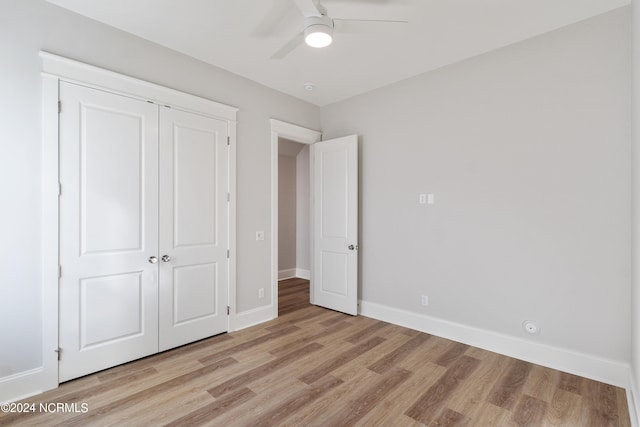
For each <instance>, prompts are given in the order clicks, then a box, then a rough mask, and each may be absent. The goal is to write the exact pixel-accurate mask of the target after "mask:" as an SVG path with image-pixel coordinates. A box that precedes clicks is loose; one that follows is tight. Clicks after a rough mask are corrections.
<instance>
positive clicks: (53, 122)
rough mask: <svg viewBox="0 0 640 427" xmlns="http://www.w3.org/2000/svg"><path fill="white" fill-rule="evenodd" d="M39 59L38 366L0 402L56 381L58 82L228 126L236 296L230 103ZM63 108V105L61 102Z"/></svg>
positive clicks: (47, 387) (76, 64)
mask: <svg viewBox="0 0 640 427" xmlns="http://www.w3.org/2000/svg"><path fill="white" fill-rule="evenodd" d="M40 57H41V59H42V144H43V147H42V151H43V155H42V188H43V190H42V211H41V212H42V222H41V226H42V240H41V243H42V258H41V263H42V286H43V289H42V293H43V299H42V360H43V362H42V368H41V369H40V368H39V369H34V370H33V372H32V371H29V372H27V373H25V375H18V376H15V381H14V382H15V384H12V385H11V387H8V388H9V389H10V390H13V391H16V393H13V392H10V393H12V394H14V395H13V396H4V395H0V401H3V400H15V399H17V398H20V397H24V396H28V395H33V394H38V393H41V392H44V391H47V390H51V389H53V388H56V387H57V386H58V358H57V353H56V352H55V351H54V350H56V349H57V348H58V318H59V313H58V274H59V273H58V268H59V267H58V266H59V250H58V248H59V214H58V212H59V200H58V196H59V194H58V191H59V170H58V164H59V141H58V135H59V129H58V99H59V84H60V82H61V81H67V82H70V83H76V84H81V85H84V86H88V87H93V88H97V89H102V90H106V91H109V92H112V93H116V94H120V95H124V96H129V97H133V98H138V99H143V100H146V101H152V102H155V103H157V104H160V105H170V106H172V107H174V108H178V109H181V110H184V111H188V112H192V113H196V114H200V115H205V116H209V117H214V118H218V119H223V120H226V121H227V123H228V128H229V138H230V143H229V192H230V203H229V250H230V258H229V284H228V286H229V290H228V295H229V301H235V300H234V299H231V298H232V297H233V298H235V295H236V272H235V266H236V259H235V256H236V244H235V241H236V236H235V232H236V219H235V212H236V149H235V147H236V125H237V123H236V113H237V111H238V108H235V107H230V106H227V105H224V104H221V103H218V102H215V101H212V100H209V99H206V98H202V97H198V96H195V95H191V94H188V93H184V92H180V91H177V90H174V89H170V88H167V87H164V86H160V85H156V84H154V83H149V82H147V81H144V80H139V79H135V78H133V77H129V76H125V75H122V74H118V73H115V72H113V71H109V70H104V69H102V68H99V67H95V66H93V65H88V64H85V63H82V62H79V61H75V60H72V59H68V58H64V57H61V56H57V55H54V54H51V53H48V52H43V51H41V52H40ZM62 108H64V106H62ZM229 305H230V306H231V313H230V316H229V320H228V322H229V324H228V328H229V330H232V328H233V324H234V322H235V302H233V304H232V303H229ZM26 374H29V375H26Z"/></svg>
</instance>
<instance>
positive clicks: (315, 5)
mask: <svg viewBox="0 0 640 427" xmlns="http://www.w3.org/2000/svg"><path fill="white" fill-rule="evenodd" d="M294 1H295V3H296V6H298V9H300V12H302V14H303V15H304V17H305V18H308V17H310V16H322V15H323V14H326V13H327V9H326V8H324V7H323V6H322V5H321V4H320V0H294Z"/></svg>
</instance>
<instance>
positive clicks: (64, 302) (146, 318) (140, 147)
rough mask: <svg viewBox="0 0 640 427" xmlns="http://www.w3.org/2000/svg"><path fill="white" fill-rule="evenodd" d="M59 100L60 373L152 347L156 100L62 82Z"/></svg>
mask: <svg viewBox="0 0 640 427" xmlns="http://www.w3.org/2000/svg"><path fill="white" fill-rule="evenodd" d="M60 99H61V102H62V113H61V114H60V182H61V185H62V193H61V196H60V265H61V271H62V274H61V277H60V335H59V346H60V348H61V352H62V354H61V360H60V366H59V367H60V369H59V379H60V381H66V380H69V379H71V378H75V377H79V376H82V375H85V374H88V373H90V372H95V371H98V370H101V369H105V368H107V367H110V366H114V365H118V364H120V363H124V362H127V361H129V360H133V359H137V358H140V357H143V356H146V355H149V354H152V353H154V352H157V351H158V342H157V336H158V326H157V317H158V310H157V305H158V293H157V287H158V283H157V266H156V265H153V264H151V263H149V262H148V259H149V257H150V256H154V255H157V246H158V237H157V228H158V108H157V107H156V106H155V105H152V104H149V103H146V102H142V101H139V100H136V99H132V98H128V97H124V96H120V95H115V94H112V93H108V92H104V91H100V90H96V89H91V88H87V87H83V86H79V85H75V84H70V83H61V85H60Z"/></svg>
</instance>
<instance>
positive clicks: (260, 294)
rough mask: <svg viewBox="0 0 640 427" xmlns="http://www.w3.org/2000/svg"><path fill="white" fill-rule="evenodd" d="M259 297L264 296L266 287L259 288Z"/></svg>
mask: <svg viewBox="0 0 640 427" xmlns="http://www.w3.org/2000/svg"><path fill="white" fill-rule="evenodd" d="M258 298H264V288H260V289H258Z"/></svg>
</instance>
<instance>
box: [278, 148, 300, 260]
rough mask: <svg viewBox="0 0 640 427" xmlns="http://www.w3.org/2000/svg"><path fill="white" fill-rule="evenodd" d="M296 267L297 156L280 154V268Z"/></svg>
mask: <svg viewBox="0 0 640 427" xmlns="http://www.w3.org/2000/svg"><path fill="white" fill-rule="evenodd" d="M292 268H296V158H295V157H294V156H278V270H279V271H282V270H289V269H292Z"/></svg>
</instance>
